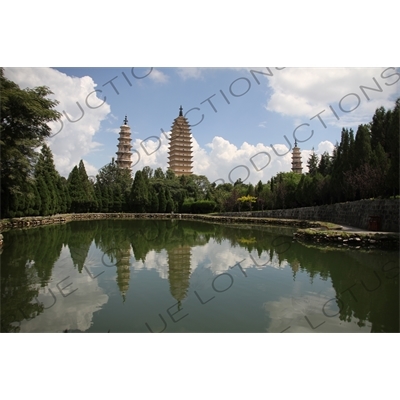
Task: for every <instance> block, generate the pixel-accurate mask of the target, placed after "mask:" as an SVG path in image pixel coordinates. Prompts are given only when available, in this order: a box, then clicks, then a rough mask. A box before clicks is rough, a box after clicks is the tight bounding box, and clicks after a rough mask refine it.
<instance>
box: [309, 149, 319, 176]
mask: <svg viewBox="0 0 400 400" xmlns="http://www.w3.org/2000/svg"><path fill="white" fill-rule="evenodd" d="M307 167H308V173H309V174H310V175H315V174H316V173H317V170H318V156H317V155H316V154H315V152H314V149H313V150H312V153H311V155H310V157H309V159H308V161H307Z"/></svg>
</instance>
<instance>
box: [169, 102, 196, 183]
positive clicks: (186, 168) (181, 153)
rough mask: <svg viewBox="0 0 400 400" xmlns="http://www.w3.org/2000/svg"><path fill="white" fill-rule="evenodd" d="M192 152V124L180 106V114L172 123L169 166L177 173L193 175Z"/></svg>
mask: <svg viewBox="0 0 400 400" xmlns="http://www.w3.org/2000/svg"><path fill="white" fill-rule="evenodd" d="M192 153H193V151H192V136H191V132H190V125H189V123H188V120H187V119H186V118H185V117H184V116H183V113H182V107H180V109H179V116H178V118H175V120H174V123H173V125H172V129H171V136H170V139H169V152H168V160H169V161H168V166H169V168H170V169H171V170H172V171H174V173H175V175H177V176H179V175H192V173H193V172H192V163H193V162H192V158H193V156H192Z"/></svg>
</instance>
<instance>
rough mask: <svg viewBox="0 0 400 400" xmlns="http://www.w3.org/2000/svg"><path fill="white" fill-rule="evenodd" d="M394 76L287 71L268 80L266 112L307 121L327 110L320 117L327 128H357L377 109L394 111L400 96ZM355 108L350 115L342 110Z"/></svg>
mask: <svg viewBox="0 0 400 400" xmlns="http://www.w3.org/2000/svg"><path fill="white" fill-rule="evenodd" d="M384 71H386V72H384ZM394 74H395V71H394V70H393V69H389V70H387V68H286V69H284V70H282V71H280V72H279V74H274V76H273V77H271V78H269V79H268V84H269V87H270V88H271V89H272V95H271V97H270V98H269V100H268V102H267V104H266V106H265V108H266V109H267V110H269V111H274V112H277V113H279V114H282V115H285V116H291V117H301V118H307V119H310V118H312V117H314V116H315V115H316V114H318V113H320V112H321V111H323V110H325V112H323V113H322V114H321V115H320V116H321V118H322V119H323V120H324V122H325V124H326V125H333V126H339V127H342V126H358V125H359V124H362V123H367V122H369V121H370V120H371V118H372V115H373V114H374V112H375V110H376V109H377V108H379V107H381V106H384V107H385V108H393V106H394V100H395V97H396V95H398V93H399V82H397V83H395V82H396V80H397V79H398V76H396V75H394ZM391 75H393V76H391ZM374 79H375V80H376V81H374ZM378 85H379V86H378ZM361 86H365V87H370V88H374V89H376V90H380V91H372V90H368V89H364V92H365V94H364V92H363V90H362V89H360V87H361ZM379 87H380V88H381V89H379ZM367 96H368V98H369V100H368V99H367ZM358 104H359V105H358ZM329 106H332V107H333V109H334V110H335V112H336V113H337V115H338V116H339V118H340V120H338V119H337V118H336V117H335V115H334V113H333V112H332V111H331V109H330V108H329ZM354 107H355V109H354V111H351V112H348V113H346V112H344V111H342V110H341V108H342V109H343V110H346V111H348V110H351V109H352V108H354ZM315 120H316V122H317V123H319V122H318V119H317V118H316V119H315Z"/></svg>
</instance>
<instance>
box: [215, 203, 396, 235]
mask: <svg viewBox="0 0 400 400" xmlns="http://www.w3.org/2000/svg"><path fill="white" fill-rule="evenodd" d="M399 207H400V199H375V200H360V201H352V202H346V203H336V204H330V205H324V206H314V207H303V208H292V209H288V210H268V211H253V212H242V213H224V214H222V215H231V216H233V215H236V216H239V215H240V216H245V217H250V216H251V217H264V218H286V219H299V220H309V221H326V222H332V223H335V224H339V225H348V226H354V227H356V228H361V229H367V230H376V231H382V232H399ZM371 217H378V218H377V219H378V221H377V223H373V222H371ZM374 225H375V226H374Z"/></svg>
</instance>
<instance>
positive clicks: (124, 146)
mask: <svg viewBox="0 0 400 400" xmlns="http://www.w3.org/2000/svg"><path fill="white" fill-rule="evenodd" d="M118 141H119V143H118V145H117V147H118V151H117V153H116V154H117V161H116V163H117V165H118V168H124V169H131V164H132V160H131V157H132V152H131V148H132V145H131V128H130V127H129V126H128V118H127V117H126V115H125V119H124V124H123V125H122V126H121V130H120V132H119V138H118Z"/></svg>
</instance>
